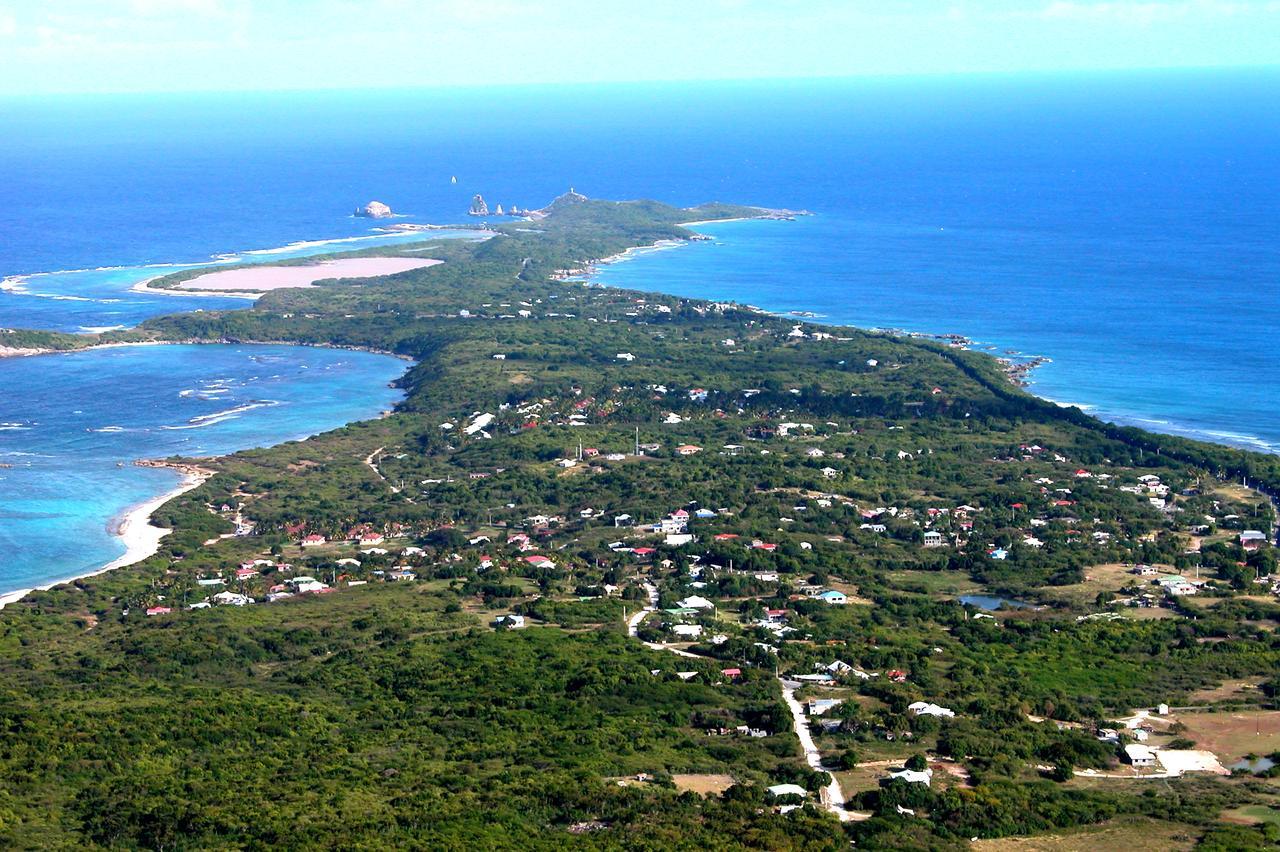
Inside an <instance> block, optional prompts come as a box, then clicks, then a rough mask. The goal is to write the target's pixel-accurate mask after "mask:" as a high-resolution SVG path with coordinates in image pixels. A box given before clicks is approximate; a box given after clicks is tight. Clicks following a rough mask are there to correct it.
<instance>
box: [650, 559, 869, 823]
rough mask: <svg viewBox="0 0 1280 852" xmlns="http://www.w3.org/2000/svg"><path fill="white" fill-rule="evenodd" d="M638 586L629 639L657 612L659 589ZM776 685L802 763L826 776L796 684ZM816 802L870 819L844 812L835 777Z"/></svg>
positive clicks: (848, 817) (656, 646) (839, 813)
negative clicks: (639, 598)
mask: <svg viewBox="0 0 1280 852" xmlns="http://www.w3.org/2000/svg"><path fill="white" fill-rule="evenodd" d="M641 585H642V586H643V587H644V591H645V594H646V595H648V597H649V605H648V606H646V607H645V608H644V609H642V610H640V611H639V612H637V613H636V614H635V615H633V616H631V617H630V618H628V619H627V635H628V636H636V635H637V634H638V633H639V631H640V624H641V623H642V622H643V621H644V619H645V617H646V616H647V615H649V613H651V612H656V611H657V609H658V589H657V588H656V587H655V586H654V585H653V584H652V583H650V582H648V581H645V582H644V583H642V584H641ZM643 644H644V646H645V647H646V648H652V649H653V650H655V651H670V652H671V653H673V654H677V655H679V656H681V657H689V658H692V659H695V660H705V659H707V658H706V657H703V656H701V655H699V654H693V653H690V652H689V651H685V650H682V649H680V648H672V647H671V646H669V645H663V644H661V643H659V642H645V643H643ZM778 683H779V684H780V685H781V687H782V700H783V701H784V702H786V705H787V709H789V710H790V711H791V726H792V729H793V730H794V731H795V732H796V737H797V738H799V740H800V748H801V749H802V750H803V751H804V759H805V762H806V763H807V764H809V767H810V768H811V769H814V770H817V771H818V772H826V771H827V770H825V769H823V767H822V752H820V751H818V745H817V743H815V742H814V741H813V734H812V733H810V731H809V722H808V720H807V719H805V716H804V707H802V706H801V704H800V702H799V701H797V700H796V688H797V686H798V684H794V683H790V682H788V681H786V680H783V679H782V678H781V677H779V678H778ZM819 798H820V800H821V802H822V806H823V807H824V808H826V809H827V810H828V811H830V812H831V813H832V814H834V815H835V817H836V819H838V820H840V821H841V822H851V821H856V820H864V819H870V818H871V814H868V813H861V812H859V811H850V810H846V809H845V806H844V791H843V790H841V789H840V782H839V781H838V780H837V779H836V776H835V775H834V774H832V775H831V783H830V784H828V785H827V786H825V787H823V788H822V790H821V792H820V794H819Z"/></svg>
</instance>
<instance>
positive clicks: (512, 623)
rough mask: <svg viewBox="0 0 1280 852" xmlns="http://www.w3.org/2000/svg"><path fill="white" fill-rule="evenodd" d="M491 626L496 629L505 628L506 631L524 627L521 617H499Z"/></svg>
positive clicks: (522, 617)
mask: <svg viewBox="0 0 1280 852" xmlns="http://www.w3.org/2000/svg"><path fill="white" fill-rule="evenodd" d="M493 626H494V627H497V628H506V629H508V630H516V629H518V628H521V627H524V616H523V615H500V616H498V617H497V618H496V619H494V622H493Z"/></svg>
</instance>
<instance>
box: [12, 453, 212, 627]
mask: <svg viewBox="0 0 1280 852" xmlns="http://www.w3.org/2000/svg"><path fill="white" fill-rule="evenodd" d="M208 478H209V477H208V475H207V474H204V473H198V472H196V471H195V470H192V469H187V468H183V473H182V482H181V483H179V484H178V486H177V487H176V488H174V489H172V490H171V491H167V492H165V493H164V494H161V495H160V496H159V497H155V498H152V499H151V500H147V501H146V502H144V503H139V504H138V505H137V506H134V507H133V508H131V509H130V510H129V511H127V512H126V513H125V514H124V516H123V517H122V518H121V519H120V522H119V523H118V524H117V526H116V530H115V532H116V535H118V536H119V537H120V538H121V540H122V541H124V546H125V551H124V553H123V554H121V555H120V556H119V557H117V558H115V559H113V560H111V561H110V562H108V563H107V564H106V565H103V566H102V567H101V568H97V569H95V570H93V571H89V572H88V573H85V574H77V575H76V576H74V577H66V578H64V579H61V580H55V581H53V582H52V583H46V584H44V585H42V586H35V587H33V588H30V589H18V590H17V591H13V592H5V593H4V594H2V595H0V609H4V607H5V606H6V605H7V604H11V603H14V602H15V601H19V600H22V599H23V598H24V597H26V596H27V595H28V594H30V593H31V592H34V591H37V590H43V589H52V588H53V587H54V586H60V585H62V584H63V583H70V582H72V581H74V580H82V579H84V578H85V577H93V576H96V575H98V574H102V573H104V572H106V571H111V570H112V569H115V568H124V567H125V566H127V565H133V564H134V563H135V562H141V561H142V560H143V559H146V558H147V557H148V556H150V555H151V554H153V553H155V552H156V551H157V550H159V549H160V540H161V539H162V538H164V537H165V536H166V535H168V534H169V533H170V532H171V530H168V529H165V528H163V527H157V526H154V525H153V524H152V523H151V521H150V518H151V513H152V512H154V511H155V510H156V509H159V508H160V507H161V506H163V505H164V504H165V503H167V502H169V501H170V500H172V499H173V498H174V497H177V496H178V495H180V494H185V493H186V492H188V491H190V490H191V489H193V488H196V487H197V486H199V485H201V484H202V483H203V482H204V481H205V480H206V479H208Z"/></svg>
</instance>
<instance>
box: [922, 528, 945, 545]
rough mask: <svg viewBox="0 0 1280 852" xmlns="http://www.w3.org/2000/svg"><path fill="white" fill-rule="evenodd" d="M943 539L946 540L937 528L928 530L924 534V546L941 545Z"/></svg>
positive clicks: (943, 541)
mask: <svg viewBox="0 0 1280 852" xmlns="http://www.w3.org/2000/svg"><path fill="white" fill-rule="evenodd" d="M945 541H946V540H945V539H944V538H943V537H942V533H940V532H938V531H937V530H929V531H928V532H926V533H925V534H924V546H925V547H942V545H943V544H944V543H945Z"/></svg>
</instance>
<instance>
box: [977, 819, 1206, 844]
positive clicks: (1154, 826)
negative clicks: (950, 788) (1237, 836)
mask: <svg viewBox="0 0 1280 852" xmlns="http://www.w3.org/2000/svg"><path fill="white" fill-rule="evenodd" d="M1200 833H1201V832H1200V831H1199V830H1198V829H1196V828H1194V827H1192V826H1189V825H1183V824H1181V823H1172V822H1159V821H1157V820H1152V819H1141V818H1134V819H1124V820H1112V821H1110V822H1106V823H1103V824H1102V825H1097V826H1090V827H1088V828H1082V829H1078V830H1075V831H1066V832H1062V833H1058V834H1044V835H1039V836H1037V837H1006V838H1002V839H1000V840H979V841H977V842H976V843H974V844H972V845H973V848H974V849H976V850H979V852H1084V850H1095V849H1124V850H1125V852H1166V850H1168V852H1172V851H1173V850H1183V849H1191V848H1193V847H1194V846H1195V844H1196V840H1197V839H1198V838H1199V836H1200Z"/></svg>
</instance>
